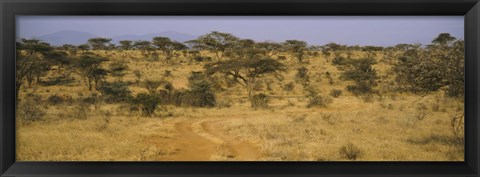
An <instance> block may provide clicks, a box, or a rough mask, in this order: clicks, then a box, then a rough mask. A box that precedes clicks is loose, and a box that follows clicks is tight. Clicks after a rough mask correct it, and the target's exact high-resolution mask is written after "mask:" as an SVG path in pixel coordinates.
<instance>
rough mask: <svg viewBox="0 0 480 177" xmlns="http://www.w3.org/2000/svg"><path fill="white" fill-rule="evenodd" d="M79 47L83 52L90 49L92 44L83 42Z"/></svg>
mask: <svg viewBox="0 0 480 177" xmlns="http://www.w3.org/2000/svg"><path fill="white" fill-rule="evenodd" d="M78 49H80V50H82V52H85V51H87V50H90V46H89V45H88V44H81V45H79V46H78Z"/></svg>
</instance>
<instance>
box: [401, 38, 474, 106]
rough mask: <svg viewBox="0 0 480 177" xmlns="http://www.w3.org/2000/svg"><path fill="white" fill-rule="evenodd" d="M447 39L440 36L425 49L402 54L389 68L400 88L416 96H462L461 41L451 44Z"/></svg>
mask: <svg viewBox="0 0 480 177" xmlns="http://www.w3.org/2000/svg"><path fill="white" fill-rule="evenodd" d="M446 36H447V37H446ZM448 36H449V35H445V34H443V33H442V34H440V35H439V36H438V37H437V38H435V39H434V40H433V41H432V45H429V46H428V47H427V48H420V47H417V48H411V49H409V50H407V51H406V52H405V53H403V55H402V56H401V57H400V58H399V60H398V62H397V63H395V65H394V68H393V69H394V71H395V72H396V73H397V77H396V82H397V83H398V86H399V87H400V88H402V89H404V90H407V91H411V92H414V93H420V94H427V93H429V92H431V91H437V90H440V89H444V90H445V93H446V94H447V95H448V96H451V97H461V96H463V95H464V85H465V79H464V76H465V75H464V68H465V61H464V58H465V55H464V51H465V47H464V41H463V40H455V41H451V40H452V38H449V37H448ZM440 38H445V39H446V40H443V39H440ZM437 41H442V42H437Z"/></svg>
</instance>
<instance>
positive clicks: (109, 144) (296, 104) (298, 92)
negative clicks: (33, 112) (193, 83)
mask: <svg viewBox="0 0 480 177" xmlns="http://www.w3.org/2000/svg"><path fill="white" fill-rule="evenodd" d="M128 52H129V53H130V54H129V55H127V56H130V57H131V58H130V59H127V60H130V62H129V64H128V65H129V68H130V72H127V74H126V75H125V76H124V77H123V81H126V82H132V83H136V80H138V78H137V76H135V74H134V73H133V71H134V70H139V71H142V74H143V76H142V79H141V82H143V81H144V80H146V79H154V80H160V79H165V80H168V81H169V82H171V83H172V84H173V86H174V87H175V88H176V89H180V88H187V86H188V79H187V78H188V77H189V75H190V73H191V72H192V71H202V70H203V64H202V63H195V62H193V61H190V60H189V59H187V58H185V57H183V56H182V57H180V58H179V59H178V60H176V63H173V64H165V63H162V62H152V61H147V60H144V59H142V56H141V54H140V53H138V52H135V51H128ZM99 53H100V54H103V55H107V54H106V53H105V52H99ZM110 55H111V58H112V59H113V60H116V59H120V58H122V56H123V54H122V53H121V52H116V54H110ZM354 55H361V54H360V53H354ZM378 57H379V58H380V57H381V55H379V56H378ZM285 63H286V65H287V66H288V67H289V68H290V69H289V72H288V73H284V74H283V76H284V80H283V81H278V80H277V79H275V78H273V77H267V78H265V79H270V80H273V82H272V83H271V84H270V86H269V87H270V88H271V89H263V90H262V91H260V92H259V93H264V94H266V95H269V96H271V99H270V100H271V101H270V102H269V104H268V108H265V109H253V108H251V106H250V103H249V102H248V101H247V99H246V95H245V94H246V92H245V90H244V89H243V88H242V87H241V86H239V85H236V86H233V87H231V88H226V89H225V90H223V91H217V92H216V94H217V103H219V104H217V107H214V108H179V107H173V106H169V107H167V108H166V110H168V114H169V115H171V116H170V117H168V116H157V117H155V116H154V117H141V116H140V115H139V114H136V113H130V112H129V110H127V109H126V108H125V106H124V105H122V104H106V103H99V104H96V105H87V107H82V106H81V105H79V104H78V102H74V103H73V104H59V105H49V106H45V107H44V108H43V109H44V110H45V112H46V114H45V115H44V117H43V119H42V120H40V121H35V122H30V123H25V122H24V121H22V120H20V119H19V120H18V121H17V159H18V160H26V161H30V160H34V161H79V160H80V161H99V160H100V161H138V160H147V161H156V160H179V159H181V160H189V159H188V157H182V153H184V152H185V151H186V148H192V147H194V146H190V145H191V144H189V140H188V139H185V137H183V135H182V134H180V133H179V132H178V129H177V128H178V127H177V126H176V125H177V123H179V122H192V131H193V132H196V133H197V134H198V135H199V136H201V137H204V138H205V139H206V141H210V142H211V143H212V146H213V149H214V150H212V152H203V153H211V154H208V156H207V159H205V160H236V159H237V158H239V157H237V156H235V155H234V154H235V153H237V154H241V152H236V151H235V149H233V150H232V146H230V145H229V144H228V141H227V140H225V139H222V138H220V137H229V138H231V139H232V141H233V140H235V141H247V142H251V143H252V144H254V145H255V148H256V149H257V150H258V152H256V153H258V155H259V157H258V159H257V160H308V161H339V160H340V161H341V160H357V161H416V160H418V161H445V160H457V161H463V160H464V159H463V146H462V145H459V144H458V143H457V144H456V143H454V142H455V141H454V135H453V134H452V132H451V131H450V130H451V127H450V123H451V122H450V118H451V115H452V114H456V113H459V112H463V102H461V101H459V100H455V99H449V98H444V97H443V93H442V92H435V93H431V94H430V95H427V96H425V97H423V98H422V97H420V96H417V95H412V94H407V93H396V92H390V91H388V87H387V86H388V85H389V84H388V83H386V84H383V85H382V84H380V85H379V86H378V88H379V89H383V90H384V92H382V97H380V96H377V95H373V96H371V97H369V98H362V97H355V96H354V95H352V94H351V93H349V92H347V91H345V90H344V88H345V87H346V85H348V84H349V83H347V82H344V81H342V80H340V79H339V78H338V77H339V75H340V72H339V71H338V70H337V68H336V67H334V66H333V65H332V64H331V63H330V62H329V60H328V59H326V58H323V57H316V58H310V59H309V63H310V64H309V65H308V66H307V68H308V70H309V74H310V78H311V82H310V86H312V87H315V88H316V89H317V90H318V92H319V94H321V95H328V94H329V93H330V92H331V91H332V90H333V89H337V90H344V91H343V93H342V94H341V96H338V97H334V98H332V100H331V103H329V104H328V106H327V107H311V108H307V105H308V99H307V98H306V97H305V93H304V88H303V86H302V85H301V84H297V83H295V82H294V79H295V74H296V70H295V69H294V68H298V64H296V63H295V62H294V60H293V59H291V58H288V60H286V61H285ZM106 66H108V63H107V65H106ZM374 67H375V69H377V70H378V71H379V74H380V75H384V74H385V73H387V72H388V70H389V68H390V65H389V64H386V63H383V62H380V63H379V64H377V65H375V66H374ZM166 71H170V72H169V73H170V76H168V77H164V74H165V73H166ZM326 72H329V73H330V76H329V77H327V76H326V74H325V73H326ZM53 76H55V71H52V72H51V73H49V74H48V75H47V76H45V78H46V77H53ZM74 77H76V82H75V83H72V84H70V85H69V86H63V85H62V86H40V85H37V86H34V87H32V88H22V89H21V94H20V95H21V98H25V97H26V95H27V94H28V93H35V94H37V95H39V96H40V97H41V98H43V99H44V100H46V99H47V98H48V97H49V96H51V95H55V94H59V95H62V94H67V95H70V96H71V97H72V99H74V100H77V99H79V98H84V97H86V96H88V95H90V94H91V93H89V92H88V91H87V89H86V88H85V86H84V84H82V83H81V82H80V79H79V78H78V76H75V75H74ZM329 78H330V79H329ZM391 79H393V78H391V77H390V78H386V80H387V81H388V80H391ZM107 80H108V81H113V80H115V78H113V77H108V78H107ZM331 80H333V82H331ZM287 83H292V84H293V85H294V87H292V88H289V89H286V90H285V89H284V87H285V85H286V84H287ZM129 88H130V90H132V92H133V93H134V94H136V93H141V92H147V90H146V89H145V88H144V87H142V86H141V85H138V84H131V85H130V86H129ZM264 88H266V87H264ZM22 100H23V99H22ZM418 104H422V105H424V106H422V107H421V108H419V107H418V106H416V105H418ZM45 105H46V104H45ZM19 109H22V107H19ZM83 114H85V115H83ZM159 115H162V114H159ZM205 122H206V123H209V122H210V123H211V126H212V127H213V128H211V130H210V132H207V131H206V130H204V129H202V127H201V126H200V124H201V123H205ZM213 122H214V123H213ZM457 134H458V133H457ZM460 134H461V135H462V136H463V132H460ZM348 144H354V146H355V148H358V150H360V151H361V153H360V155H359V156H356V157H355V158H354V159H350V158H345V157H344V156H343V155H342V153H339V152H340V151H342V148H343V149H345V146H346V145H348ZM206 149H208V148H206ZM347 149H348V148H346V150H347ZM237 151H238V150H237ZM199 153H202V152H199ZM252 153H255V152H252ZM190 160H192V159H190Z"/></svg>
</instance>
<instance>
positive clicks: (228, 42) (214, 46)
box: [186, 31, 239, 60]
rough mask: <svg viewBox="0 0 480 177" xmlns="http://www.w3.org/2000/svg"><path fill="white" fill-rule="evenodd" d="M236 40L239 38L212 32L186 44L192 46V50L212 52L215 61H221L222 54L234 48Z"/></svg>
mask: <svg viewBox="0 0 480 177" xmlns="http://www.w3.org/2000/svg"><path fill="white" fill-rule="evenodd" d="M238 40H239V38H237V37H235V36H233V35H231V34H228V33H222V32H218V31H213V32H211V33H208V34H205V35H202V36H200V37H198V38H197V39H195V40H190V41H187V42H186V43H187V44H190V45H192V47H193V48H196V49H200V50H208V51H210V52H213V53H215V56H216V57H217V59H218V60H221V59H222V58H223V56H224V53H225V52H227V51H228V50H230V49H232V48H234V47H235V45H236V43H237V42H238Z"/></svg>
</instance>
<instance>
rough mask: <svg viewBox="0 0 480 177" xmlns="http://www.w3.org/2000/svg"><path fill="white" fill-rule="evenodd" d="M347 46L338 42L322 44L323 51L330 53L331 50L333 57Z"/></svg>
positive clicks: (338, 55)
mask: <svg viewBox="0 0 480 177" xmlns="http://www.w3.org/2000/svg"><path fill="white" fill-rule="evenodd" d="M346 48H347V46H345V45H340V44H337V43H333V42H331V43H328V44H326V45H325V46H323V51H322V52H323V53H326V54H327V53H328V54H330V53H331V52H333V54H334V56H333V57H334V58H336V57H340V53H341V52H342V51H343V50H345V49H346ZM354 48H357V47H354Z"/></svg>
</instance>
